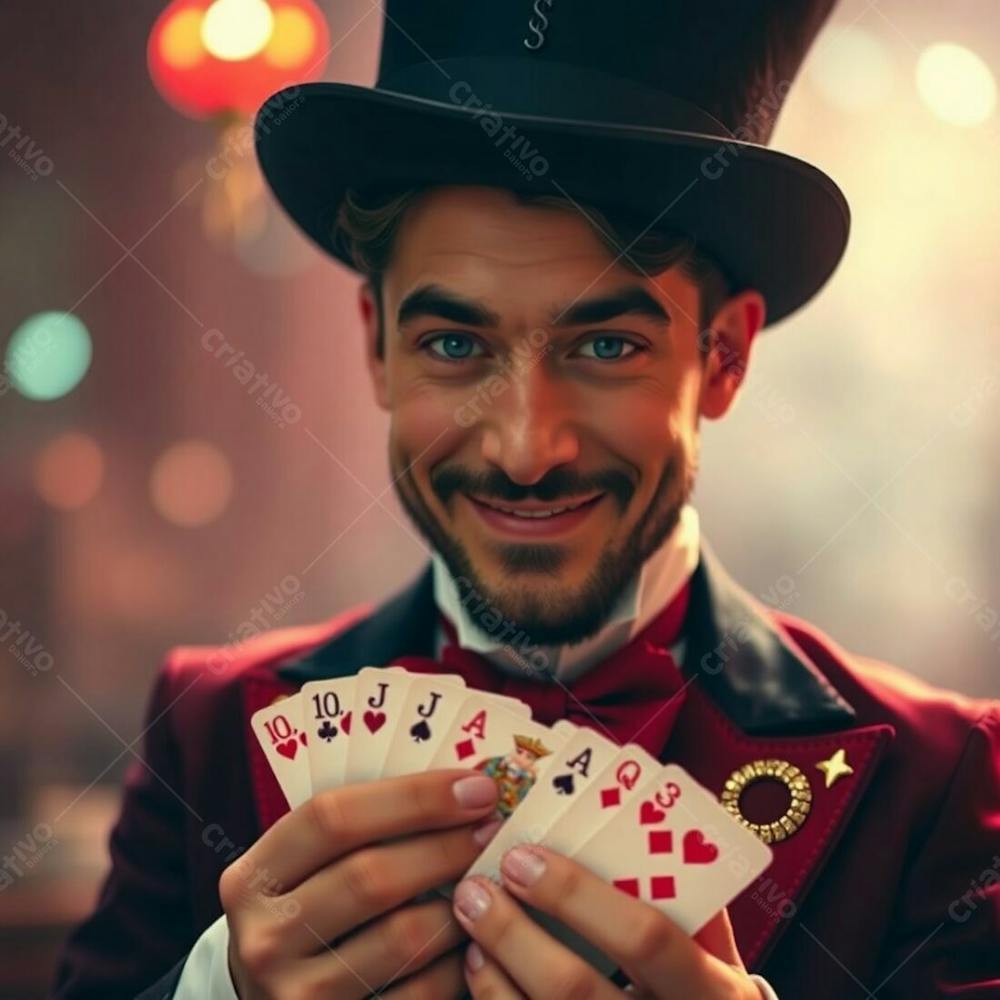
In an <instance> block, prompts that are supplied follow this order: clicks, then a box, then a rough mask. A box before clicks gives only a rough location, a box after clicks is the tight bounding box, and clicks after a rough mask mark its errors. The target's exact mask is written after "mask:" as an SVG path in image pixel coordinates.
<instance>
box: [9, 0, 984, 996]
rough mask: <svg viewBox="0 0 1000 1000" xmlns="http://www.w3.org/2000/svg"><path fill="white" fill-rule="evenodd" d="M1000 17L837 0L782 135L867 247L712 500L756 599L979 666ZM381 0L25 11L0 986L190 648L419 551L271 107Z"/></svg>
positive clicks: (67, 889) (229, 636)
mask: <svg viewBox="0 0 1000 1000" xmlns="http://www.w3.org/2000/svg"><path fill="white" fill-rule="evenodd" d="M209 7H211V8H212V10H210V11H209V13H208V14H206V13H205V8H209ZM995 15H996V9H995V4H994V3H993V2H992V0H953V2H951V3H949V4H947V5H940V4H919V5H918V4H913V3H911V2H909V0H878V2H874V3H870V2H867V0H842V2H841V4H840V6H839V8H838V10H837V12H836V14H835V15H834V17H833V18H832V20H831V21H830V23H829V24H828V26H827V27H826V28H825V29H824V31H823V33H822V34H821V36H820V38H819V40H818V43H817V45H816V47H815V49H814V50H813V52H812V53H811V54H810V56H809V58H808V59H807V62H806V64H805V66H804V68H803V71H802V73H801V75H800V77H799V79H798V82H797V84H796V86H795V87H793V89H792V92H791V95H790V97H789V98H788V100H787V103H786V106H785V109H784V111H783V113H782V115H781V117H780V119H779V124H778V127H777V130H776V132H775V135H774V140H773V143H772V145H773V146H774V147H775V148H778V149H781V150H784V151H786V152H790V153H793V154H795V155H797V156H800V157H802V158H804V159H806V160H809V161H811V162H813V163H815V164H817V165H818V166H819V167H821V168H822V169H823V170H825V171H826V172H828V173H829V174H831V175H832V176H833V177H834V178H835V179H836V180H837V182H838V183H839V184H840V185H841V187H842V188H843V189H844V191H845V193H846V195H847V198H848V200H849V202H850V204H851V207H852V211H853V231H852V234H851V241H850V244H849V247H848V250H847V255H846V257H845V259H844V261H843V262H842V264H841V265H840V267H839V269H838V271H837V272H836V274H835V276H834V278H833V279H832V280H831V281H830V283H829V284H828V285H827V286H826V288H825V289H824V291H823V292H822V293H821V294H820V295H819V296H818V298H817V299H815V300H814V301H813V302H812V303H811V304H810V305H809V306H808V307H806V308H805V309H804V310H803V311H801V312H800V313H799V314H796V315H794V316H792V317H791V318H789V319H788V320H787V321H785V322H783V323H781V324H779V325H778V326H777V327H775V328H772V329H770V330H769V331H768V332H767V333H765V334H764V335H763V336H762V337H760V338H758V340H757V342H756V343H755V345H754V349H753V356H752V364H751V367H750V372H749V378H748V381H747V383H746V385H745V387H744V391H743V394H742V396H741V398H740V400H739V401H738V404H737V406H736V407H735V409H734V410H733V411H732V413H731V416H730V417H729V419H727V420H725V421H723V422H722V423H720V424H708V425H703V429H704V446H703V467H702V474H701V478H700V481H699V484H698V488H697V491H696V494H695V502H696V504H697V506H698V508H699V510H700V512H701V519H702V528H703V531H704V534H705V537H706V538H707V540H708V541H709V543H710V544H711V545H712V547H713V548H714V549H715V551H716V552H717V553H718V554H719V555H720V556H721V558H722V560H723V562H724V563H725V564H726V565H727V566H728V568H729V570H730V571H731V572H732V574H733V575H734V576H735V577H736V579H737V580H739V581H740V582H741V583H742V584H743V585H744V586H745V587H747V588H748V589H749V590H751V591H752V592H753V593H755V594H756V595H757V596H758V597H760V598H761V599H762V600H764V601H766V602H767V603H769V604H772V605H781V606H782V607H784V608H785V609H786V610H788V611H790V612H791V613H793V614H796V615H800V616H802V617H804V618H806V619H809V620H811V621H812V622H814V623H815V624H817V625H818V626H819V627H820V628H822V629H823V630H825V631H826V632H828V633H829V634H830V635H831V636H832V637H833V638H834V639H835V640H837V641H838V642H839V643H840V644H841V645H842V646H844V647H845V648H847V649H849V650H853V651H857V652H861V653H865V654H868V655H872V656H876V657H880V658H883V659H886V660H889V661H891V662H893V663H896V664H899V665H901V666H903V667H904V668H906V669H908V670H909V671H911V672H913V673H914V674H916V675H919V676H921V677H924V678H926V679H928V680H930V681H932V682H936V683H939V684H943V685H945V686H948V687H952V688H956V689H958V690H961V691H964V692H968V693H970V694H975V695H988V696H997V695H998V694H1000V670H998V656H997V652H998V648H1000V532H998V530H997V527H998V524H997V521H998V519H997V513H996V512H997V509H998V501H1000V463H998V461H997V456H998V454H1000V421H998V419H997V417H998V411H1000V324H998V316H1000V281H998V280H997V278H998V276H997V248H998V247H1000V231H998V230H1000V215H998V207H1000V186H998V185H997V183H996V182H997V166H996V164H997V162H998V158H1000V127H998V115H997V109H996V101H997V93H996V91H997V83H996V76H997V66H998V60H1000V35H998V33H997V31H996V22H995ZM203 18H204V21H203ZM236 25H238V30H236V29H235V28H234V26H236ZM380 32H381V14H380V11H379V8H378V6H377V5H374V6H373V5H372V4H371V3H370V2H369V0H337V2H333V0H322V2H319V3H316V4H314V3H312V2H310V0H273V2H271V3H270V6H268V4H266V3H264V0H216V2H211V3H210V0H200V2H196V0H181V2H179V3H174V4H170V5H168V4H167V3H165V2H137V3H130V4H115V5H111V4H105V3H101V2H95V3H87V4H66V3H58V4H57V3H55V2H54V0H32V2H31V3H27V2H20V3H16V2H14V3H6V4H4V6H3V11H2V14H0V37H2V38H3V39H4V59H3V60H2V62H0V151H2V154H3V155H0V361H2V368H0V469H2V474H0V505H2V506H0V509H2V516H0V765H2V769H3V770H2V773H3V794H2V796H0V858H2V859H3V860H2V863H0V940H2V941H3V942H4V947H3V952H4V953H3V954H2V955H0V996H17V997H22V996H23V997H28V996H34V995H41V994H42V993H43V992H44V988H45V984H46V983H47V982H48V980H49V977H50V975H51V963H52V957H53V954H54V951H55V949H56V948H57V947H58V944H59V942H60V941H61V939H62V937H63V936H64V934H65V932H66V928H67V927H68V926H69V925H71V924H72V923H74V922H75V921H77V920H78V919H80V917H82V915H83V914H84V913H85V912H86V911H87V910H88V909H89V908H90V907H91V905H92V904H93V901H94V894H95V892H96V887H97V885H98V883H99V879H100V877H101V876H102V874H103V871H104V867H105V865H106V863H107V859H106V848H105V841H106V837H107V833H108V829H109V827H110V824H111V822H112V821H113V819H114V816H115V813H116V809H117V802H118V786H119V782H120V780H121V777H122V774H123V772H124V770H125V768H126V766H127V765H128V764H129V762H130V761H132V760H133V759H134V755H135V754H136V753H137V752H138V750H139V749H140V748H141V743H139V742H136V741H137V740H138V738H139V736H140V734H141V730H142V724H141V718H142V713H143V709H144V705H145V702H146V699H147V696H148V693H149V687H150V682H151V679H152V676H153V674H154V672H155V670H156V668H157V666H158V664H159V662H160V660H161V658H162V656H163V654H164V652H165V651H166V649H168V648H169V647H170V646H172V645H176V644H180V643H199V642H204V643H226V642H233V641H236V640H237V639H239V638H242V637H245V636H247V635H250V634H253V633H254V632H256V631H259V630H261V629H263V628H272V627H278V626H286V625H291V624H298V623H304V622H310V621H316V620H318V619H322V618H326V617H329V616H331V615H332V614H334V613H335V612H337V611H338V610H341V609H343V608H344V607H346V606H348V605H350V604H353V603H356V602H358V601H361V600H368V599H378V598H380V597H382V596H384V595H385V594H386V593H387V592H388V591H389V590H390V589H394V588H396V587H397V586H399V585H401V584H403V583H405V582H406V581H407V580H409V579H410V577H411V576H412V575H413V574H414V573H415V572H416V571H417V569H418V567H419V566H420V565H421V564H422V562H423V561H424V559H425V558H426V554H425V552H424V551H423V550H422V548H421V546H420V544H419V543H418V542H417V541H416V539H415V534H414V532H412V531H408V530H405V529H404V527H403V526H402V524H401V522H404V520H405V519H404V515H402V514H401V512H400V510H399V507H398V505H397V503H396V500H395V497H394V495H393V493H392V491H391V489H390V487H389V479H388V475H387V463H386V457H385V446H384V443H385V433H386V422H385V418H384V416H383V415H382V413H381V412H380V411H379V410H377V409H376V407H375V406H374V403H373V402H372V399H371V394H370V391H369V388H368V384H367V376H366V374H365V371H364V367H363V360H362V346H361V335H360V326H359V323H358V319H357V315H356V304H355V302H356V284H357V279H356V278H354V277H353V276H351V275H350V274H349V273H348V272H347V271H346V270H344V269H342V268H340V267H339V266H338V265H336V264H334V263H333V262H331V261H328V260H327V259H324V258H323V257H322V256H321V255H320V253H319V252H318V251H316V250H314V249H313V248H312V246H311V245H309V244H307V243H306V241H305V239H304V238H302V237H300V236H298V235H297V233H296V232H294V231H293V229H292V228H291V225H290V224H289V223H287V222H286V221H285V219H284V218H283V217H282V216H281V215H280V214H279V213H278V210H277V208H276V207H275V205H274V204H273V203H272V202H271V201H270V200H269V198H268V197H267V196H266V194H265V192H264V190H263V188H262V185H261V180H260V177H259V174H258V172H257V168H256V162H255V159H254V156H253V153H252V141H251V140H252V136H251V132H250V128H249V126H248V124H247V118H246V112H247V111H248V109H250V108H253V107H255V106H256V104H257V103H258V100H259V97H260V95H261V94H265V95H266V94H268V93H270V92H271V91H273V90H275V89H277V88H278V87H279V86H281V85H283V84H284V83H286V82H289V81H296V80H302V79H306V78H313V79H328V80H342V81H348V82H355V83H362V84H366V85H367V84H371V83H372V82H373V80H374V78H375V72H376V62H377V46H378V38H379V34H380ZM224 345H228V348H227V349H226V350H225V351H224V353H222V354H220V349H222V348H223V346H224ZM230 359H232V362H231V363H230V364H227V363H226V362H227V361H229V360H230Z"/></svg>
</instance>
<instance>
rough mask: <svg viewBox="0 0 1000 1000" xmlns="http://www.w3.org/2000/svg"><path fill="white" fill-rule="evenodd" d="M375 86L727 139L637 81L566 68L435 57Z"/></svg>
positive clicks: (706, 118) (518, 111)
mask: <svg viewBox="0 0 1000 1000" xmlns="http://www.w3.org/2000/svg"><path fill="white" fill-rule="evenodd" d="M375 86H376V88H377V89H379V90H386V91H393V92H395V93H400V94H406V95H408V96H410V97H420V98H423V99H425V100H430V101H437V102H438V103H441V104H453V105H455V106H459V107H462V106H464V107H471V108H475V109H476V110H480V111H485V112H495V113H496V114H497V115H503V114H515V115H534V116H539V117H543V118H562V119H570V120H574V121H584V122H588V123H590V124H594V125H601V124H610V125H626V126H637V127H644V128H658V129H670V130H672V131H679V132H695V133H698V134H702V135H709V136H713V137H716V138H719V139H731V138H733V135H732V133H731V132H730V131H729V129H727V128H726V127H725V125H723V124H722V122H720V121H719V120H718V119H717V118H715V117H714V116H712V115H710V114H709V113H708V112H707V111H704V110H703V109H702V108H699V107H698V106H697V105H695V104H692V103H691V102H690V101H685V100H684V99H683V98H679V97H675V96H674V95H672V94H668V93H666V92H664V91H661V90H656V89H654V88H652V87H647V86H645V85H644V84H641V83H637V82H636V81H635V80H629V79H625V78H624V77H618V76H613V75H612V74H610V73H604V72H603V71H601V70H594V69H587V68H582V67H579V66H574V65H572V64H569V63H559V62H552V61H544V62H543V61H541V60H536V59H518V58H513V57H510V58H502V57H493V56H480V57H458V58H454V59H438V60H435V61H434V62H421V63H414V64H412V65H410V66H405V67H403V68H402V69H397V70H393V71H391V72H389V73H386V74H384V75H380V77H379V79H378V82H377V83H376V85H375Z"/></svg>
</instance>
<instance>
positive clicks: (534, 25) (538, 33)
mask: <svg viewBox="0 0 1000 1000" xmlns="http://www.w3.org/2000/svg"><path fill="white" fill-rule="evenodd" d="M553 2H554V0H535V3H534V6H533V8H532V10H533V11H534V13H533V14H532V15H531V17H530V18H528V31H529V32H531V35H530V37H528V38H525V39H524V47H525V48H526V49H531V51H532V52H535V51H536V50H538V49H540V48H541V47H542V46H543V45H544V44H545V32H546V31H547V30H548V27H549V19H548V17H547V16H546V14H545V11H544V9H543V8H551V7H552V4H553Z"/></svg>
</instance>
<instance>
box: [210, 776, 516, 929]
mask: <svg viewBox="0 0 1000 1000" xmlns="http://www.w3.org/2000/svg"><path fill="white" fill-rule="evenodd" d="M496 796H497V792H496V785H495V783H494V782H493V781H492V779H490V778H488V777H486V776H485V775H476V774H474V773H473V772H470V771H467V770H460V769H457V768H450V769H448V770H443V771H437V770H436V771H424V772H422V773H420V774H411V775H404V776H403V777H399V778H387V779H385V780H384V781H371V782H362V783H361V784H357V785H345V786H344V787H342V788H335V789H332V790H330V791H324V792H318V793H317V794H316V795H314V796H313V797H312V798H311V799H308V800H307V801H306V802H304V803H302V805H300V806H299V807H298V808H297V809H294V810H293V811H292V812H290V813H286V814H285V815H284V816H282V817H281V819H279V820H278V822H277V823H275V824H274V826H272V827H271V828H270V829H269V830H268V831H267V832H266V833H265V834H264V835H263V836H262V837H261V838H260V839H259V840H258V841H257V842H256V843H255V844H253V845H252V846H251V847H250V848H249V850H247V851H246V852H245V853H244V854H243V855H242V856H241V857H240V858H238V859H237V860H236V861H234V862H233V864H232V865H230V866H229V867H228V868H227V869H226V870H225V871H224V872H223V874H222V879H221V880H220V883H219V889H220V892H221V893H222V894H223V896H224V897H225V896H227V895H228V896H230V897H232V900H233V905H236V906H238V905H239V900H240V897H241V894H242V893H244V892H245V891H246V889H247V887H248V884H250V885H251V887H252V885H253V884H256V885H257V886H258V887H266V886H272V887H274V888H272V889H270V890H267V889H266V888H265V889H263V890H262V889H260V888H259V889H258V891H270V894H272V895H273V894H275V893H276V892H283V891H285V890H287V889H289V888H291V887H293V886H296V885H298V884H299V883H300V882H301V881H302V880H303V879H304V878H305V877H306V876H307V875H310V874H312V873H313V872H314V871H316V870H317V869H318V868H320V867H322V866H323V865H325V864H327V863H329V862H330V861H331V860H333V859H335V858H338V857H340V856H341V855H343V854H346V853H348V852H349V851H352V850H354V849H355V848H357V847H360V846H361V845H362V844H369V843H372V842H373V841H377V840H385V839H387V838H390V837H398V836H400V835H402V834H407V833H415V832H417V831H421V830H440V829H442V828H444V827H448V826H458V825H459V824H462V823H470V822H473V821H475V820H477V819H480V818H482V817H485V816H488V815H489V814H490V813H491V812H492V811H493V809H494V807H495V805H496ZM223 905H224V906H226V899H225V898H223ZM226 910H227V912H229V908H228V907H226Z"/></svg>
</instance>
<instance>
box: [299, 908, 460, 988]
mask: <svg viewBox="0 0 1000 1000" xmlns="http://www.w3.org/2000/svg"><path fill="white" fill-rule="evenodd" d="M464 937H465V933H464V931H463V930H462V929H461V927H460V926H459V925H458V923H457V921H456V920H455V918H454V916H453V915H452V913H451V905H450V904H449V902H448V901H447V900H444V899H439V900H436V901H434V902H430V903H421V904H418V905H416V906H406V907H401V908H400V909H398V910H395V911H394V912H392V913H390V914H388V915H387V916H385V917H383V918H382V919H381V920H379V921H377V922H375V923H372V924H370V925H368V926H367V927H364V928H362V929H361V930H359V931H358V932H357V933H356V934H352V935H351V936H350V937H349V938H347V939H346V940H344V941H342V942H340V943H339V944H337V945H336V946H335V947H330V946H328V945H327V946H325V950H324V951H323V952H322V953H321V954H319V955H316V956H315V957H313V958H309V959H306V960H305V962H304V963H303V965H304V972H303V975H302V981H303V982H304V983H305V984H306V985H308V987H309V988H310V989H311V990H312V992H313V993H314V994H316V995H329V996H336V997H338V998H342V1000H352V998H355V997H367V996H369V995H371V994H373V993H379V994H381V993H382V991H383V990H384V989H385V988H386V987H387V986H389V985H392V984H394V983H397V982H399V981H401V980H403V979H404V978H406V977H408V976H411V975H415V974H417V973H419V972H420V971H421V969H423V968H424V967H425V966H428V965H430V964H432V963H433V962H434V961H435V960H436V959H438V958H440V957H441V956H442V955H444V954H446V953H447V952H449V951H451V950H452V949H454V948H455V946H456V945H458V944H459V943H460V941H461V940H462V939H463V938H464Z"/></svg>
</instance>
